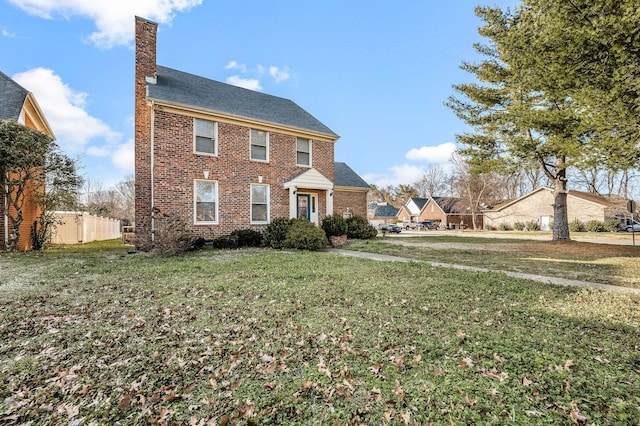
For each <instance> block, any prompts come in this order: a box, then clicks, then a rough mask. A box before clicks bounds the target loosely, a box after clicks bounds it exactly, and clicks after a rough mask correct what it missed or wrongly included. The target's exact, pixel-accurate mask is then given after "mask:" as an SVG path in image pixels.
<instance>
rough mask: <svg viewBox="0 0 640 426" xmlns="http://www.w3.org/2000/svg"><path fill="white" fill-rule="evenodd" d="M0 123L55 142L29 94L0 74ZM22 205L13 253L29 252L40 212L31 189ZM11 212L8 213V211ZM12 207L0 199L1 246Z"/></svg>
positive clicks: (2, 180) (38, 107)
mask: <svg viewBox="0 0 640 426" xmlns="http://www.w3.org/2000/svg"><path fill="white" fill-rule="evenodd" d="M0 120H14V121H16V122H18V123H20V124H22V125H24V126H26V127H29V128H31V129H34V130H38V131H40V132H42V133H45V134H46V135H48V136H49V137H51V138H53V139H55V136H54V134H53V131H52V130H51V127H50V126H49V123H48V122H47V119H46V118H45V116H44V113H43V112H42V110H41V109H40V106H39V105H38V102H37V101H36V98H35V96H34V95H33V93H31V92H29V91H28V90H27V89H25V88H24V87H22V86H20V85H19V84H18V83H16V82H15V81H13V80H12V79H11V78H9V77H8V76H7V75H6V74H4V73H3V72H1V71H0ZM5 178H6V176H0V185H3V184H4V179H5ZM24 197H25V204H24V207H23V209H22V212H23V221H22V224H21V225H20V238H19V239H18V242H17V245H16V249H17V250H22V251H23V250H30V249H31V225H32V224H33V222H34V221H35V220H36V219H37V218H38V217H39V216H40V213H41V211H40V208H39V206H38V205H37V203H36V201H35V194H34V192H33V188H28V187H27V189H26V191H25V194H24ZM10 209H11V210H10ZM12 209H13V207H10V206H8V200H7V199H6V197H5V196H3V195H0V229H2V236H3V240H2V241H3V245H6V242H7V241H8V240H9V234H10V232H11V231H10V229H9V228H10V223H9V222H10V221H9V218H8V216H7V214H8V213H9V212H11V211H15V210H12Z"/></svg>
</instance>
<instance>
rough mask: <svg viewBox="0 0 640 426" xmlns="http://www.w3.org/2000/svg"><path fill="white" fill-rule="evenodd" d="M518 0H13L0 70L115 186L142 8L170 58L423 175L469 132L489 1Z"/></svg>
mask: <svg viewBox="0 0 640 426" xmlns="http://www.w3.org/2000/svg"><path fill="white" fill-rule="evenodd" d="M518 3H519V2H518V1H516V0H494V1H487V2H483V1H481V0H478V2H476V1H474V0H448V1H434V0H406V1H400V2H395V3H391V2H388V1H379V0H366V1H365V0H353V1H347V0H341V1H338V0H323V1H315V2H311V1H299V0H298V1H293V0H272V1H259V0H254V1H250V0H235V1H216V0H163V1H159V0H109V1H95V0H0V71H2V72H4V73H5V74H7V75H9V76H10V77H12V78H14V79H15V80H16V81H18V82H19V83H20V84H21V85H22V86H24V87H25V88H26V89H27V90H29V91H31V92H33V93H34V94H35V96H36V99H37V100H38V102H39V104H40V106H41V107H42V109H43V110H44V111H45V114H46V116H47V118H48V120H49V123H50V125H51V127H52V128H53V131H54V133H55V134H56V137H57V142H58V144H59V145H60V146H61V148H62V149H63V150H64V152H65V153H66V154H68V155H69V156H71V157H72V158H77V159H78V160H79V162H80V164H81V166H82V168H81V174H83V175H84V176H85V177H87V178H89V179H91V180H92V181H94V182H99V183H101V184H102V185H103V187H105V188H106V187H109V186H112V185H115V184H116V183H118V182H119V181H121V180H122V179H123V178H124V177H125V176H127V175H131V174H133V172H134V170H133V105H134V101H133V69H134V52H133V29H134V16H135V15H138V16H142V17H144V18H147V19H150V20H152V21H155V22H158V23H159V32H158V46H157V50H158V55H157V57H158V63H159V64H160V65H164V66H168V67H172V68H176V69H179V70H182V71H186V72H190V73H193V74H197V75H201V76H204V77H207V78H211V79H214V80H218V81H224V82H228V83H231V84H236V85H240V86H243V87H246V88H250V89H253V90H259V91H262V92H264V93H268V94H272V95H276V96H281V97H284V98H288V99H291V100H293V101H294V102H296V103H297V104H298V105H300V106H302V107H303V108H304V109H306V110H307V111H309V112H310V113H311V114H312V115H314V116H315V117H317V118H318V119H319V120H320V121H322V122H323V123H324V124H326V125H327V126H328V127H330V128H331V129H332V130H333V131H334V132H336V133H337V134H338V135H340V136H341V138H340V139H339V140H338V142H337V144H336V149H335V158H336V161H344V162H346V163H347V164H349V165H350V166H351V167H352V168H353V169H354V170H355V171H356V172H357V173H359V174H360V175H361V176H362V177H363V178H365V180H367V182H369V183H375V184H378V185H383V186H386V185H390V184H393V185H397V184H401V183H402V184H410V183H412V182H414V181H415V180H417V179H418V178H419V177H420V175H421V174H422V171H424V170H425V169H426V168H428V167H431V166H435V165H445V164H446V163H447V161H448V159H449V157H450V155H451V153H452V151H453V149H455V134H456V133H461V132H463V131H464V130H465V128H464V126H463V124H462V123H461V122H460V121H459V120H458V119H457V118H456V117H455V115H454V114H453V112H452V111H451V110H449V109H448V108H447V107H445V106H444V102H445V101H446V100H447V98H448V96H450V95H451V94H453V90H452V87H451V86H452V85H453V84H456V83H461V82H465V81H470V79H471V76H470V75H468V74H467V73H465V72H463V71H461V70H460V69H459V66H460V64H461V63H462V61H464V60H467V61H474V60H476V59H477V56H476V54H475V51H474V50H473V46H472V45H473V43H475V42H479V41H482V40H481V38H480V36H479V35H478V33H477V28H478V26H479V25H480V21H479V20H478V19H477V18H476V16H475V15H474V13H473V9H474V7H475V6H476V5H479V4H480V5H497V6H500V7H502V8H506V7H514V6H516V5H517V4H518Z"/></svg>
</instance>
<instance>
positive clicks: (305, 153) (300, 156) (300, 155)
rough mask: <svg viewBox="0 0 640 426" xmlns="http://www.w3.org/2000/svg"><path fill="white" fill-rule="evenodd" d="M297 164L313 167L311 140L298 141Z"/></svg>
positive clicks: (299, 139) (301, 139) (302, 139)
mask: <svg viewBox="0 0 640 426" xmlns="http://www.w3.org/2000/svg"><path fill="white" fill-rule="evenodd" d="M296 164H297V165H298V166H307V167H311V140H309V139H305V138H298V139H297V141H296Z"/></svg>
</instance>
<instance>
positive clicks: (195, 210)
mask: <svg viewBox="0 0 640 426" xmlns="http://www.w3.org/2000/svg"><path fill="white" fill-rule="evenodd" d="M198 182H207V183H213V184H214V185H215V187H216V213H215V214H216V220H214V221H210V220H207V221H199V220H198V217H197V215H198V197H197V184H198ZM219 189H220V188H219V185H218V181H217V180H210V179H194V180H193V224H194V225H218V223H219V221H220V216H219V213H218V211H219V210H220V191H219Z"/></svg>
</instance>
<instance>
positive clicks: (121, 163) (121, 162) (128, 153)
mask: <svg viewBox="0 0 640 426" xmlns="http://www.w3.org/2000/svg"><path fill="white" fill-rule="evenodd" d="M111 162H112V163H113V165H114V166H116V167H117V168H118V169H120V170H123V171H126V172H130V173H133V170H134V163H135V154H134V145H133V139H129V140H128V141H126V142H125V143H123V144H121V145H119V146H117V147H116V149H115V150H114V151H113V155H112V156H111Z"/></svg>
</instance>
